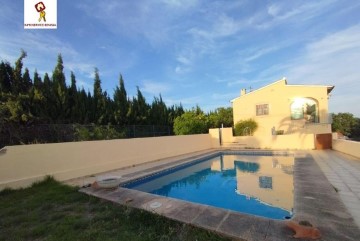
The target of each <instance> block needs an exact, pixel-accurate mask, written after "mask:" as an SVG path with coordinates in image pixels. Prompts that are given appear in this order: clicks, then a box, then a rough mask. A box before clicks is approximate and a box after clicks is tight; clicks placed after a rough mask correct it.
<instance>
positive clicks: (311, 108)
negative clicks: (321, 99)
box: [290, 97, 319, 123]
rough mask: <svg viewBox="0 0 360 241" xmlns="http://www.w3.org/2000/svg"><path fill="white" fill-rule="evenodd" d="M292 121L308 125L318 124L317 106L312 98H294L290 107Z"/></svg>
mask: <svg viewBox="0 0 360 241" xmlns="http://www.w3.org/2000/svg"><path fill="white" fill-rule="evenodd" d="M290 111H291V119H292V120H305V121H306V122H308V123H319V105H318V101H317V100H316V99H313V98H308V97H301V98H296V99H294V100H293V102H292V103H291V105H290Z"/></svg>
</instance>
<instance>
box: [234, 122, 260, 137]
mask: <svg viewBox="0 0 360 241" xmlns="http://www.w3.org/2000/svg"><path fill="white" fill-rule="evenodd" d="M257 128H258V124H257V123H256V121H254V120H253V119H247V120H240V121H238V122H237V123H236V124H235V127H234V132H235V136H252V135H253V134H254V132H255V131H256V130H257Z"/></svg>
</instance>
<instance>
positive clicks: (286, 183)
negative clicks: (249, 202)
mask: <svg viewBox="0 0 360 241" xmlns="http://www.w3.org/2000/svg"><path fill="white" fill-rule="evenodd" d="M270 158H271V159H272V162H270V160H269V159H270ZM246 161H248V162H253V163H259V164H260V170H259V171H258V172H256V173H244V172H242V171H241V170H236V177H237V188H238V190H240V191H241V193H242V194H246V195H248V196H250V197H255V198H258V199H259V200H261V201H263V202H265V203H267V204H271V205H274V206H277V207H280V208H283V209H285V210H288V211H292V208H293V204H294V193H293V189H294V178H293V175H290V174H286V173H285V172H284V170H283V169H284V168H286V167H291V168H290V169H292V166H293V165H294V157H290V156H273V157H264V156H247V157H246ZM260 176H268V177H271V178H272V189H268V190H267V189H264V188H261V187H260V185H259V177H260ZM269 192H271V193H272V194H271V195H269Z"/></svg>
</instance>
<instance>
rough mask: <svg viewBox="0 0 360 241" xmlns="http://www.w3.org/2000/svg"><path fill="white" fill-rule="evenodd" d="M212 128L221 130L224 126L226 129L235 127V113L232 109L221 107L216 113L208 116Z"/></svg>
mask: <svg viewBox="0 0 360 241" xmlns="http://www.w3.org/2000/svg"><path fill="white" fill-rule="evenodd" d="M208 117H209V122H210V126H209V127H210V128H219V127H221V126H222V125H223V126H224V127H231V126H232V125H233V111H232V108H231V107H228V108H224V107H220V108H217V109H216V110H215V112H210V113H209V114H208Z"/></svg>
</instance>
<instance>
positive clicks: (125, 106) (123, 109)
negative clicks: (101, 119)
mask: <svg viewBox="0 0 360 241" xmlns="http://www.w3.org/2000/svg"><path fill="white" fill-rule="evenodd" d="M119 86H120V87H119ZM119 86H116V89H115V92H114V119H115V123H116V124H117V125H126V124H127V123H128V121H127V113H128V111H129V101H128V98H127V93H126V89H125V85H124V80H123V77H122V75H121V74H120V79H119Z"/></svg>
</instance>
